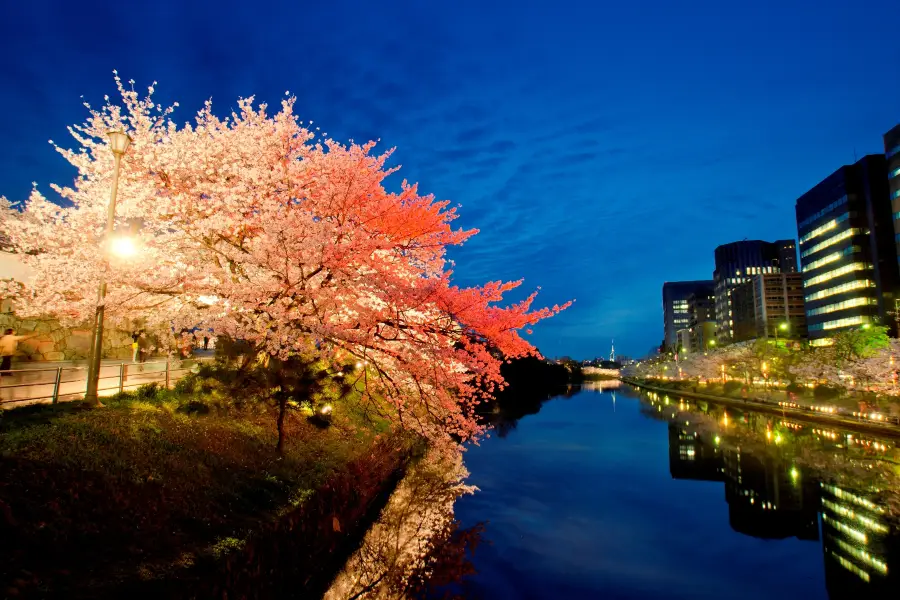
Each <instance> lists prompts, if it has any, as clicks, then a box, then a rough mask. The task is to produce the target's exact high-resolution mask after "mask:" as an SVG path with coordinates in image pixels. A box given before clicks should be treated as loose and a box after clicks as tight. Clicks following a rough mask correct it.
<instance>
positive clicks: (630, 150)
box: [0, 1, 900, 357]
mask: <svg viewBox="0 0 900 600" xmlns="http://www.w3.org/2000/svg"><path fill="white" fill-rule="evenodd" d="M237 6H239V5H235V7H237ZM539 6H540V5H537V4H528V3H525V4H522V5H519V7H518V8H517V9H516V10H515V11H511V8H510V7H509V6H507V7H502V6H500V5H497V6H492V7H489V8H484V7H481V6H479V5H476V4H466V3H462V4H458V5H454V8H453V10H451V9H450V8H449V7H439V6H429V7H423V6H421V5H417V4H414V3H403V2H401V3H397V4H396V5H395V6H391V7H387V8H384V7H379V8H378V9H377V10H375V9H373V7H371V6H369V5H355V6H354V7H353V10H352V13H353V17H352V18H345V16H346V15H345V11H342V10H335V9H334V8H326V7H307V8H304V9H302V10H301V9H300V8H296V9H292V10H293V12H292V10H284V11H281V12H280V13H279V14H278V19H277V20H275V21H272V20H270V18H257V19H254V18H252V15H246V17H247V18H246V19H244V18H241V19H237V18H235V17H234V16H233V15H234V14H235V13H234V12H233V8H235V7H231V6H230V5H228V3H223V4H221V5H220V6H219V8H218V9H217V11H216V12H215V13H208V11H199V10H198V11H192V10H191V9H187V8H181V7H179V6H178V5H177V4H176V3H168V2H161V3H159V4H158V6H156V7H155V8H154V12H153V15H152V16H150V15H148V14H145V13H144V12H142V9H137V8H132V7H128V6H116V7H110V9H109V10H110V12H109V14H108V15H107V16H106V17H105V18H104V19H96V18H94V17H91V16H87V15H85V14H84V13H83V11H81V10H80V9H78V8H75V7H70V6H68V5H67V4H65V3H62V2H34V3H29V4H28V5H20V6H15V7H8V8H4V9H3V10H4V12H5V13H6V15H7V16H8V18H6V19H4V22H5V24H6V28H5V31H3V35H2V39H3V42H2V43H3V45H4V47H5V50H6V51H7V52H6V54H7V56H14V57H16V59H15V61H11V63H12V64H11V65H10V68H9V69H6V70H5V71H4V72H3V73H2V75H0V76H2V78H3V79H2V80H0V81H2V84H3V86H4V89H5V90H8V91H7V93H6V94H4V95H3V97H2V98H0V107H2V109H4V110H5V112H6V113H7V114H8V115H13V116H15V118H10V119H7V120H6V122H5V124H4V126H3V127H2V128H0V143H2V144H3V146H4V148H7V149H8V154H7V160H6V161H4V163H3V164H2V165H0V195H5V196H7V197H8V198H9V199H10V200H21V199H24V197H26V196H27V194H28V193H29V191H30V189H31V182H32V181H35V182H37V184H38V187H39V189H41V190H42V191H43V192H45V193H48V194H49V193H51V192H50V187H49V186H50V184H51V183H60V184H68V183H70V182H71V178H72V173H71V171H70V170H69V168H68V167H67V165H66V164H65V162H64V161H63V160H62V159H61V158H60V157H59V156H57V155H56V154H55V153H54V151H53V149H52V148H51V147H50V146H48V145H47V140H48V139H53V140H55V141H57V142H58V143H60V144H61V145H63V146H70V145H72V144H71V143H70V142H69V141H68V138H67V133H66V129H65V128H66V126H68V125H70V124H73V123H76V122H79V121H81V120H82V118H83V117H84V114H85V110H84V107H83V106H81V102H82V101H87V102H90V103H91V104H92V105H99V104H101V103H102V102H103V96H104V94H109V95H110V96H113V95H114V86H113V81H112V74H111V71H112V70H113V69H118V71H119V73H120V74H121V75H122V76H123V78H124V79H125V80H126V81H127V80H129V79H132V78H133V79H135V80H136V88H140V89H145V88H146V87H147V86H148V85H150V84H151V83H152V82H153V81H158V82H159V84H158V86H157V91H158V94H159V96H160V101H161V102H163V103H164V104H168V103H170V102H173V101H177V102H179V103H180V105H181V108H180V109H179V111H178V113H176V114H177V116H178V120H179V121H181V122H184V121H187V120H189V119H191V117H192V115H193V114H194V112H195V111H196V110H197V109H199V108H200V107H201V106H202V103H203V101H204V100H206V99H207V98H210V97H211V98H212V100H213V107H214V110H216V112H217V113H219V114H223V113H226V112H227V111H229V110H231V109H232V108H233V107H234V106H235V101H236V99H237V98H238V97H239V96H248V95H251V94H256V95H257V100H258V101H261V102H268V103H269V104H270V105H271V106H274V105H276V104H277V103H278V102H279V101H280V100H281V98H283V97H284V92H285V90H290V91H291V92H292V93H293V94H296V95H297V97H298V110H299V112H300V114H301V115H302V116H303V118H304V119H306V120H313V121H315V124H314V127H315V126H320V127H321V130H322V131H323V132H324V131H327V132H328V133H329V135H330V136H331V137H333V138H335V139H337V140H341V141H346V140H347V139H350V138H353V139H356V140H364V139H369V138H372V139H381V140H382V143H381V146H380V147H381V148H382V149H386V148H390V147H393V146H396V147H397V151H396V153H395V155H394V158H393V161H394V163H395V164H402V165H403V169H402V171H401V172H400V173H399V177H395V179H396V181H395V182H394V184H395V185H396V184H398V183H399V180H400V179H402V178H407V179H409V180H410V181H418V182H419V183H420V186H421V190H422V191H423V192H426V193H431V192H433V193H434V194H435V195H436V196H437V197H438V198H442V199H444V198H445V199H448V200H450V201H451V202H452V203H453V204H457V203H459V204H461V205H462V208H461V209H460V219H459V221H458V224H459V225H460V226H462V227H466V228H469V227H475V228H479V229H481V230H482V233H481V234H480V235H479V236H477V237H476V238H475V239H474V240H472V241H471V242H469V243H468V244H467V245H466V246H464V247H462V248H460V249H455V250H454V251H453V252H452V253H451V258H453V259H454V260H455V261H456V263H457V266H456V269H455V278H456V280H457V282H458V283H460V284H461V285H466V284H471V283H475V282H478V281H483V280H485V279H501V278H502V279H518V278H520V277H523V278H524V279H525V284H524V286H523V291H524V290H530V289H533V288H535V287H538V286H540V287H541V295H540V296H539V298H538V302H539V303H541V304H553V303H557V302H564V301H566V300H568V299H573V298H574V299H575V300H576V303H575V305H574V306H573V307H572V308H571V309H569V310H568V311H566V312H564V313H563V314H561V315H559V316H558V317H556V318H554V319H552V320H550V321H548V322H547V323H543V324H541V325H540V326H539V327H537V328H536V330H535V334H534V335H533V336H532V338H531V339H532V341H533V342H534V343H535V344H536V345H537V346H538V347H539V348H540V349H541V350H542V351H543V352H544V353H545V354H546V355H548V356H559V355H563V354H568V355H571V356H576V357H590V356H603V355H605V354H607V353H608V350H609V343H610V339H612V338H615V340H616V346H617V349H618V350H619V351H620V352H621V353H622V354H627V355H631V356H639V355H642V354H644V353H646V351H647V350H648V349H649V348H650V347H652V346H655V345H658V344H659V340H660V331H659V329H660V327H659V325H660V322H661V320H662V314H661V310H660V302H659V287H660V285H661V284H662V282H663V281H681V280H706V279H709V278H711V276H712V271H713V268H714V265H713V249H714V248H715V247H717V246H719V245H721V244H726V243H729V242H733V241H739V240H742V239H745V238H747V239H766V240H776V239H787V238H790V239H794V238H796V223H795V220H794V217H793V211H794V203H795V201H796V199H797V198H798V197H799V196H800V195H802V194H803V193H804V192H805V191H806V190H808V189H810V188H811V187H812V186H813V185H815V184H816V183H817V182H818V181H820V180H822V179H823V178H824V177H826V176H827V175H828V174H829V173H831V172H833V171H834V170H835V169H837V168H839V167H840V166H842V165H845V164H852V163H853V162H854V159H855V157H861V156H863V155H865V154H870V153H878V152H881V151H882V137H881V136H882V135H883V134H884V133H885V132H887V131H888V130H889V129H891V128H892V127H894V126H895V125H896V124H897V123H898V122H900V110H898V108H897V104H896V101H895V100H894V99H895V98H897V97H898V96H900V81H898V80H897V78H896V77H891V76H890V73H893V72H895V71H896V68H897V67H896V65H897V64H898V60H900V49H898V48H897V47H896V44H894V43H893V39H894V38H893V37H892V29H891V26H892V23H893V22H895V18H896V9H895V8H894V7H893V5H892V3H890V2H887V1H882V2H875V3H871V4H870V5H869V6H867V7H866V10H865V11H861V10H859V9H855V8H853V5H852V4H851V3H849V2H830V3H823V4H820V5H818V6H817V9H816V11H815V12H811V11H809V10H808V9H806V8H805V7H804V6H802V5H801V3H799V2H794V3H789V4H787V5H778V7H777V8H776V7H775V5H774V4H771V5H768V4H762V5H754V7H753V8H752V9H739V8H736V7H723V6H721V5H719V4H715V3H706V4H704V5H703V6H698V7H696V8H694V9H693V11H687V10H685V9H683V8H675V7H669V6H668V5H666V4H664V3H661V2H659V3H650V5H648V6H642V7H622V6H619V7H614V8H609V7H594V8H591V7H585V6H581V5H579V4H576V3H572V4H571V5H568V6H564V7H556V8H555V9H554V11H550V10H542V9H541V8H540V7H539ZM647 14H649V15H651V17H650V18H645V16H646V15H647ZM245 20H246V21H247V22H245ZM138 22H140V23H144V22H149V23H150V24H148V25H144V26H135V23H138ZM248 24H252V25H257V27H248V26H246V25H248ZM298 24H302V26H301V25H298ZM117 25H118V26H117ZM463 25H465V27H463ZM763 28H765V29H766V30H767V32H768V33H767V35H766V36H760V35H759V31H760V30H761V29H763ZM301 34H302V35H301ZM839 36H845V37H846V39H853V40H855V42H854V43H853V44H837V43H834V40H835V39H837V38H838V37H839ZM163 37H165V38H166V39H169V38H171V39H170V41H169V42H166V43H165V44H164V43H163V41H162V39H161V38H163ZM292 40H299V41H292ZM835 72H841V73H843V77H842V78H836V77H834V76H833V73H835ZM773 90H774V93H773ZM82 95H83V96H84V98H83V99H82V98H81V96H82ZM760 175H763V176H760ZM748 183H749V184H750V185H748ZM679 226H680V227H681V228H682V229H681V230H679ZM691 228H695V229H697V230H699V231H700V232H702V234H701V235H697V234H693V233H690V231H691ZM680 231H681V232H682V233H680Z"/></svg>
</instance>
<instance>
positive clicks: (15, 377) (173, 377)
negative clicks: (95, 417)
mask: <svg viewBox="0 0 900 600" xmlns="http://www.w3.org/2000/svg"><path fill="white" fill-rule="evenodd" d="M205 354H210V353H202V354H201V355H200V356H196V357H193V358H192V359H188V360H186V361H184V364H182V361H180V360H172V361H171V362H170V363H169V383H170V384H171V383H174V382H175V381H177V380H178V379H180V378H181V377H183V376H184V375H185V374H186V373H188V372H189V371H190V369H191V367H192V366H195V365H196V363H197V362H198V361H203V360H209V357H208V356H204V355H205ZM57 375H59V390H58V392H57V396H58V399H59V400H60V401H66V400H76V399H79V398H82V397H83V396H84V391H85V386H86V385H87V361H86V360H78V361H60V362H42V361H41V362H37V361H36V362H22V363H13V370H12V375H7V376H3V377H0V408H15V407H17V406H23V405H25V404H34V403H37V402H51V401H52V399H53V393H54V388H55V387H56V378H57ZM154 381H155V382H157V383H159V384H161V385H165V382H166V361H165V358H157V359H150V360H148V361H147V362H145V363H133V362H131V361H122V360H112V359H107V360H103V361H102V362H101V364H100V385H99V388H100V389H99V392H98V395H100V396H111V395H113V394H115V393H117V392H119V390H120V389H121V390H133V389H135V388H137V387H140V386H142V385H145V384H148V383H152V382H154Z"/></svg>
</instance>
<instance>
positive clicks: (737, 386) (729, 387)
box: [722, 381, 744, 394]
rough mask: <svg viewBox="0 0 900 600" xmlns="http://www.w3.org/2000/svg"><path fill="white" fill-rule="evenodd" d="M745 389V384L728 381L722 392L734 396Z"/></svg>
mask: <svg viewBox="0 0 900 600" xmlns="http://www.w3.org/2000/svg"><path fill="white" fill-rule="evenodd" d="M743 387H744V384H743V383H742V382H740V381H726V382H725V385H723V386H722V391H723V392H725V393H726V394H733V393H734V392H739V391H740V390H741V388H743Z"/></svg>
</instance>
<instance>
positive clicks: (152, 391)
mask: <svg viewBox="0 0 900 600" xmlns="http://www.w3.org/2000/svg"><path fill="white" fill-rule="evenodd" d="M160 392H162V389H161V388H160V387H159V384H158V383H156V382H155V381H154V382H152V383H148V384H147V385H142V386H141V387H139V388H138V389H137V390H135V392H134V397H135V399H136V400H143V401H144V402H147V401H153V400H158V399H159V396H160Z"/></svg>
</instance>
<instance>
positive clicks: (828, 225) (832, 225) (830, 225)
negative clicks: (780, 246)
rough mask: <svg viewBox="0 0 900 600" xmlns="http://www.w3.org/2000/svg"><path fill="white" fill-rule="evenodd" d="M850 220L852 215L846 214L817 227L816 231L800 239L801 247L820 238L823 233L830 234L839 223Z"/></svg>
mask: <svg viewBox="0 0 900 600" xmlns="http://www.w3.org/2000/svg"><path fill="white" fill-rule="evenodd" d="M849 218H850V213H849V212H845V213H844V214H842V215H841V216H839V217H838V218H836V219H832V220H830V221H828V222H827V223H825V224H824V225H820V226H818V227H816V228H815V229H813V230H812V231H810V232H809V233H807V234H806V235H804V236H803V237H801V238H800V245H803V244H805V243H806V242H808V241H809V240H811V239H813V238H817V237H819V236H820V235H822V234H823V233H828V232H829V231H831V230H832V229H836V228H837V226H838V223H842V222H844V221H846V220H847V219H849Z"/></svg>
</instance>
